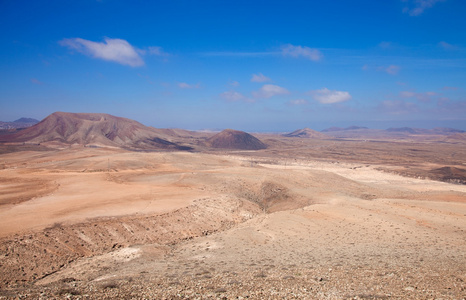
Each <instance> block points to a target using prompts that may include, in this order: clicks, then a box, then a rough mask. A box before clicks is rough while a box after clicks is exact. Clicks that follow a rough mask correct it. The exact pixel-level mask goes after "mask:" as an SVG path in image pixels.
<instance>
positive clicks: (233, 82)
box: [228, 81, 240, 87]
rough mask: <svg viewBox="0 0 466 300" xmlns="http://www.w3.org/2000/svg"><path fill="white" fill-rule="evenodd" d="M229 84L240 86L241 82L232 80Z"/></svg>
mask: <svg viewBox="0 0 466 300" xmlns="http://www.w3.org/2000/svg"><path fill="white" fill-rule="evenodd" d="M228 84H229V85H231V86H233V87H238V86H240V83H239V82H238V81H230V82H229V83H228Z"/></svg>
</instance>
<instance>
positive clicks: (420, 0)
mask: <svg viewBox="0 0 466 300" xmlns="http://www.w3.org/2000/svg"><path fill="white" fill-rule="evenodd" d="M402 1H403V2H406V3H407V6H405V7H404V8H403V12H404V13H407V14H409V15H410V16H419V15H421V14H422V13H423V12H424V11H425V10H426V9H428V8H431V7H432V6H434V4H435V3H437V2H443V1H445V0H402Z"/></svg>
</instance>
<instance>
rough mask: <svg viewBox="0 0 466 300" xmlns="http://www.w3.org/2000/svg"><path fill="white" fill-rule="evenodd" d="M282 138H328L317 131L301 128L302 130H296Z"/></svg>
mask: <svg viewBox="0 0 466 300" xmlns="http://www.w3.org/2000/svg"><path fill="white" fill-rule="evenodd" d="M283 136H285V137H300V138H316V139H325V138H328V136H326V135H325V134H323V133H320V132H318V131H315V130H312V129H310V128H307V127H306V128H303V129H298V130H295V131H293V132H290V133H287V134H284V135H283Z"/></svg>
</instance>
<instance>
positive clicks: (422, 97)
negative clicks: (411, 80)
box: [400, 91, 439, 103]
mask: <svg viewBox="0 0 466 300" xmlns="http://www.w3.org/2000/svg"><path fill="white" fill-rule="evenodd" d="M438 95H439V94H437V93H436V92H425V93H415V92H412V91H402V92H400V97H402V98H414V99H417V100H418V101H419V102H423V103H428V102H430V101H431V100H432V98H433V97H436V96H438Z"/></svg>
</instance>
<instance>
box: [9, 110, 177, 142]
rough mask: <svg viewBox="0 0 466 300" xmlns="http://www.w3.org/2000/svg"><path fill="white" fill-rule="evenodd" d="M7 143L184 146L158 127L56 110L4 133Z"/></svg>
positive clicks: (116, 118)
mask: <svg viewBox="0 0 466 300" xmlns="http://www.w3.org/2000/svg"><path fill="white" fill-rule="evenodd" d="M1 141H4V142H29V143H46V142H58V143H64V144H80V145H95V146H112V147H124V148H137V149H183V147H182V146H179V145H177V144H175V143H172V142H170V141H168V140H166V139H163V138H160V134H159V132H158V129H155V128H151V127H147V126H145V125H142V124H141V123H139V122H136V121H133V120H130V119H126V118H121V117H115V116H112V115H108V114H99V113H66V112H55V113H53V114H51V115H49V116H48V117H46V118H45V119H44V120H42V121H41V122H39V123H38V124H36V125H34V126H31V127H29V128H27V129H24V130H22V131H20V132H17V133H14V134H11V135H7V136H2V137H1Z"/></svg>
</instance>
